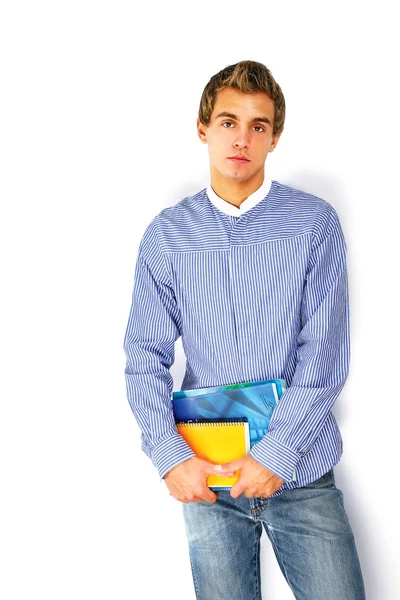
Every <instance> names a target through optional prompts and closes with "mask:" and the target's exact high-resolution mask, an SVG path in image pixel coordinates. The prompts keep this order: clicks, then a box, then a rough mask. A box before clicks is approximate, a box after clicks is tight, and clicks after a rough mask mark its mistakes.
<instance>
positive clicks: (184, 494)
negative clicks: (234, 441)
mask: <svg viewBox="0 0 400 600" xmlns="http://www.w3.org/2000/svg"><path fill="white" fill-rule="evenodd" d="M214 466H215V465H214V464H212V463H209V462H206V461H205V460H201V459H200V458H197V456H193V457H192V458H189V459H188V460H185V461H184V462H181V463H180V464H179V465H177V466H176V467H174V468H173V469H171V470H170V471H168V473H167V474H166V475H165V476H164V481H165V484H166V486H167V488H168V489H169V491H170V493H171V496H173V497H174V498H175V500H179V501H180V502H184V503H185V504H188V503H189V502H204V501H206V502H211V503H214V502H215V501H216V500H217V495H216V494H215V493H214V492H212V491H211V490H210V488H209V487H208V485H207V477H208V475H211V474H213V473H214V470H213V469H214Z"/></svg>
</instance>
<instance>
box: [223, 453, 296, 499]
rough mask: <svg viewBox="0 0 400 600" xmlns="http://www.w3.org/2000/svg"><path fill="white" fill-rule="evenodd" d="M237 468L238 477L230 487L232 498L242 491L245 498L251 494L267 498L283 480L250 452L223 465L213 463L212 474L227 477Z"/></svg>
mask: <svg viewBox="0 0 400 600" xmlns="http://www.w3.org/2000/svg"><path fill="white" fill-rule="evenodd" d="M237 470H240V477H239V480H238V481H237V482H236V483H235V485H234V486H233V487H232V489H231V496H232V498H237V497H238V496H240V494H242V493H243V495H244V496H245V497H246V498H250V497H251V496H256V497H258V496H263V497H264V498H268V497H269V496H271V495H272V494H273V493H274V492H276V490H278V489H279V488H280V487H281V486H282V485H283V483H284V482H285V481H284V479H281V478H280V477H278V475H275V473H271V471H268V469H266V468H265V467H263V466H262V465H260V463H259V462H257V461H256V460H254V458H253V457H252V456H250V454H247V455H246V456H244V457H243V458H239V459H238V460H235V461H233V462H230V463H226V464H225V465H215V467H214V474H216V475H223V476H226V477H227V476H231V475H232V471H237Z"/></svg>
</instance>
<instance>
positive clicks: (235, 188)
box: [211, 170, 264, 208]
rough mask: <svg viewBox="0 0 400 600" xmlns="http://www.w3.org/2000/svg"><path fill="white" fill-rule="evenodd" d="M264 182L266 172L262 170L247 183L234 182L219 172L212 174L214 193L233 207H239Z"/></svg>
mask: <svg viewBox="0 0 400 600" xmlns="http://www.w3.org/2000/svg"><path fill="white" fill-rule="evenodd" d="M263 182H264V170H261V171H260V172H259V173H257V175H256V176H255V177H253V178H252V179H249V180H247V181H232V180H231V179H226V178H225V177H222V175H221V174H220V173H219V172H218V171H214V172H211V187H212V189H213V190H214V192H215V193H216V194H217V196H219V197H220V198H222V199H223V200H225V201H226V202H229V204H233V206H237V207H238V208H239V206H240V205H241V204H242V202H244V200H246V198H248V197H249V196H250V194H252V193H253V192H255V191H256V190H258V188H259V187H261V185H262V184H263Z"/></svg>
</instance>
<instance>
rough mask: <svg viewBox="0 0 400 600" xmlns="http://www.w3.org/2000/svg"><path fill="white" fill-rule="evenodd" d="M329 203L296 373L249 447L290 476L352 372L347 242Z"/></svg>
mask: <svg viewBox="0 0 400 600" xmlns="http://www.w3.org/2000/svg"><path fill="white" fill-rule="evenodd" d="M326 205H327V206H326V208H325V210H323V211H322V214H321V215H320V218H319V219H318V223H317V224H316V227H315V230H314V235H313V243H312V250H311V253H310V259H309V263H308V268H307V273H306V278H305V282H304V289H303V297H302V305H301V329H300V333H299V336H298V345H297V352H296V369H295V373H294V376H293V379H292V381H291V382H290V385H289V386H288V388H287V389H286V390H285V392H284V393H283V395H282V397H281V399H280V400H279V402H278V405H277V406H276V408H275V410H274V412H273V413H272V417H271V420H270V423H269V428H268V431H267V433H266V435H265V436H264V437H263V439H262V440H261V441H260V442H258V443H257V444H255V445H254V446H253V448H252V450H251V451H250V454H251V455H252V456H253V458H254V459H255V460H257V461H258V462H259V463H260V464H262V465H263V466H264V467H266V468H267V469H269V470H270V471H272V472H273V473H275V474H276V475H279V477H281V478H282V479H283V480H285V481H290V480H291V477H292V474H293V470H294V468H295V467H296V464H297V462H298V461H299V459H300V458H301V457H302V456H303V455H304V454H306V452H308V451H309V450H310V449H311V448H312V445H313V444H314V442H315V440H316V439H317V438H318V435H319V434H320V432H321V430H322V428H323V427H324V425H325V423H326V419H327V418H328V416H329V413H330V410H331V408H332V405H333V403H334V402H335V400H336V398H337V397H338V395H339V393H340V391H341V390H342V388H343V386H344V383H345V381H346V378H347V375H348V367H349V356H350V351H349V348H350V340H349V300H348V282H347V269H346V244H345V240H344V237H343V232H342V229H341V226H340V223H339V219H338V217H337V214H336V212H335V211H334V209H333V207H332V206H331V205H330V204H328V203H326Z"/></svg>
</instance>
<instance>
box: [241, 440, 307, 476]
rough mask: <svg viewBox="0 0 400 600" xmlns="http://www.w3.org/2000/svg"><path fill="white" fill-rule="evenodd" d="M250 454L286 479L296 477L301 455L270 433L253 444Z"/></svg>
mask: <svg viewBox="0 0 400 600" xmlns="http://www.w3.org/2000/svg"><path fill="white" fill-rule="evenodd" d="M249 454H250V456H252V457H253V458H254V460H256V461H257V462H259V463H260V464H261V465H262V466H263V467H265V468H266V469H268V470H269V471H271V472H272V473H275V475H278V477H280V478H281V479H283V480H284V481H293V480H294V479H295V467H296V465H297V463H298V461H299V459H300V455H299V454H297V453H296V452H294V451H293V450H291V449H290V448H288V447H287V446H284V445H283V444H281V443H280V442H278V441H277V440H276V439H275V438H273V437H272V436H271V435H268V433H267V434H265V435H264V437H263V438H262V440H261V441H260V442H258V443H257V444H255V445H254V446H253V448H252V449H251V450H250V452H249Z"/></svg>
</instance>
